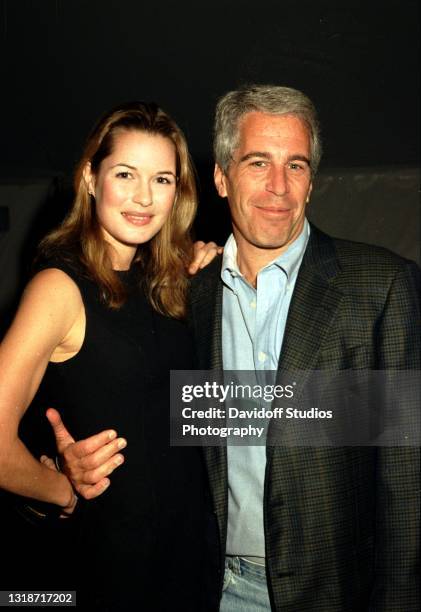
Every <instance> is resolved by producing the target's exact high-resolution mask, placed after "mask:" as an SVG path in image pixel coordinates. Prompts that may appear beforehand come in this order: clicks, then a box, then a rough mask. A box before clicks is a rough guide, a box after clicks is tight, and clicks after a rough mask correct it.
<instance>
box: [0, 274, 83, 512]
mask: <svg viewBox="0 0 421 612" xmlns="http://www.w3.org/2000/svg"><path fill="white" fill-rule="evenodd" d="M83 326H84V308H83V302H82V299H81V296H80V293H79V290H78V288H77V286H76V285H75V283H74V282H73V281H72V280H71V279H70V278H69V277H68V276H67V275H66V274H65V273H64V272H62V271H60V270H56V269H48V270H43V271H42V272H40V273H39V274H37V275H36V276H35V277H34V278H33V280H32V281H31V282H30V283H29V285H28V286H27V288H26V289H25V292H24V294H23V297H22V300H21V303H20V305H19V309H18V312H17V314H16V317H15V319H14V321H13V323H12V325H11V327H10V329H9V331H8V333H7V334H6V336H5V338H4V340H3V342H2V343H1V345H0V487H2V488H4V489H6V490H8V491H11V492H13V493H17V494H19V495H23V496H26V497H30V498H33V499H37V500H40V501H45V502H50V503H53V504H57V505H59V506H62V507H63V508H68V507H71V506H72V504H73V503H74V493H73V489H72V486H71V484H70V482H69V480H68V478H67V477H66V476H65V475H64V474H60V473H58V472H55V471H53V470H51V469H49V468H48V467H47V466H46V465H43V464H42V463H41V462H40V461H38V460H37V459H36V458H35V457H33V456H32V455H31V453H30V452H29V451H28V449H27V448H26V447H25V445H24V444H23V442H22V441H21V440H20V439H19V437H18V427H19V423H20V420H21V418H22V416H23V415H24V413H25V411H26V409H27V408H28V406H29V404H30V403H31V401H32V399H33V397H34V395H35V393H36V391H37V389H38V387H39V384H40V382H41V380H42V377H43V375H44V373H45V370H46V367H47V364H48V362H49V360H50V359H51V360H53V361H64V360H65V359H66V358H68V357H70V356H72V355H74V354H76V352H77V351H78V350H79V348H80V345H81V342H82V341H83V334H84V327H83ZM81 334H82V335H81Z"/></svg>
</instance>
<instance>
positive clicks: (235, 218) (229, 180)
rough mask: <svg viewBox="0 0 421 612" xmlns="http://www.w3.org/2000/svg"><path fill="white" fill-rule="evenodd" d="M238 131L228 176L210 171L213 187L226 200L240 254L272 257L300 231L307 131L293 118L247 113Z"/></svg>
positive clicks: (306, 185) (306, 190) (307, 186)
mask: <svg viewBox="0 0 421 612" xmlns="http://www.w3.org/2000/svg"><path fill="white" fill-rule="evenodd" d="M239 131H240V138H239V145H238V148H237V149H236V150H235V151H234V153H233V160H232V161H231V163H230V165H229V168H228V171H227V173H226V174H224V172H223V171H222V170H221V168H220V167H219V166H218V165H216V167H215V184H216V188H217V190H218V193H219V195H220V196H221V197H227V198H228V202H229V206H230V210H231V217H232V223H233V231H234V236H235V239H236V242H237V246H238V252H239V254H241V253H242V254H244V255H245V254H246V253H248V254H253V253H254V254H256V255H257V254H258V253H256V249H257V250H259V251H260V250H262V249H263V250H266V251H268V257H269V259H271V258H275V257H277V256H278V255H280V254H281V253H282V252H283V251H285V250H286V248H287V247H288V246H289V245H290V244H291V243H292V242H293V241H294V240H295V239H296V238H297V237H298V236H299V234H300V232H301V230H302V228H303V224H304V218H305V209H306V204H307V202H308V200H309V197H310V193H311V189H312V182H311V171H310V134H309V130H308V128H307V127H306V125H305V123H304V122H303V121H301V120H300V119H298V118H297V117H294V116H293V115H269V114H266V113H261V112H251V113H247V114H246V115H245V116H244V117H243V118H242V120H241V122H240V126H239ZM259 254H260V255H262V254H263V253H262V252H260V253H259Z"/></svg>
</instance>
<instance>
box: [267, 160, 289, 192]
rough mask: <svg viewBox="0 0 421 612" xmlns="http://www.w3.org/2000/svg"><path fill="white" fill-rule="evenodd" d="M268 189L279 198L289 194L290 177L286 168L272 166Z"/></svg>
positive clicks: (268, 177) (268, 178)
mask: <svg viewBox="0 0 421 612" xmlns="http://www.w3.org/2000/svg"><path fill="white" fill-rule="evenodd" d="M266 189H267V190H268V191H270V192H271V193H273V194H274V195H277V196H282V195H285V194H286V193H288V190H289V187H288V176H287V172H286V168H285V167H284V166H271V167H270V169H269V174H268V176H267V183H266Z"/></svg>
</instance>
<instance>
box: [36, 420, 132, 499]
mask: <svg viewBox="0 0 421 612" xmlns="http://www.w3.org/2000/svg"><path fill="white" fill-rule="evenodd" d="M46 416H47V419H48V420H49V422H50V425H51V426H52V428H53V431H54V435H55V438H56V445H57V451H58V453H59V456H60V468H61V471H62V472H63V473H64V474H65V475H66V476H67V478H68V479H69V480H70V482H71V483H72V485H73V487H74V489H75V491H76V492H77V494H78V495H80V496H81V497H83V498H84V499H94V498H95V497H98V495H101V494H102V493H103V492H104V491H105V490H106V489H107V488H108V487H109V485H110V479H109V478H107V476H109V475H110V474H111V473H112V472H113V471H114V470H115V469H116V467H118V466H119V465H121V464H122V463H123V462H124V455H122V454H121V453H120V452H119V451H121V450H122V449H123V448H125V447H126V446H127V442H126V440H125V439H124V438H117V433H116V432H115V431H114V430H110V429H108V430H105V431H102V432H101V433H99V434H96V435H94V436H91V437H90V438H86V439H85V440H79V442H75V440H74V438H73V437H72V436H71V435H70V433H69V432H68V431H67V429H66V427H65V425H64V423H63V421H62V420H61V417H60V414H59V412H57V410H55V409H54V408H49V409H48V410H47V412H46Z"/></svg>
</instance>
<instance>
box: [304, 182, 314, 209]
mask: <svg viewBox="0 0 421 612" xmlns="http://www.w3.org/2000/svg"><path fill="white" fill-rule="evenodd" d="M312 191H313V181H311V183H310V185H309V187H308V192H307V197H306V204H308V203H309V202H310V196H311V192H312Z"/></svg>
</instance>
